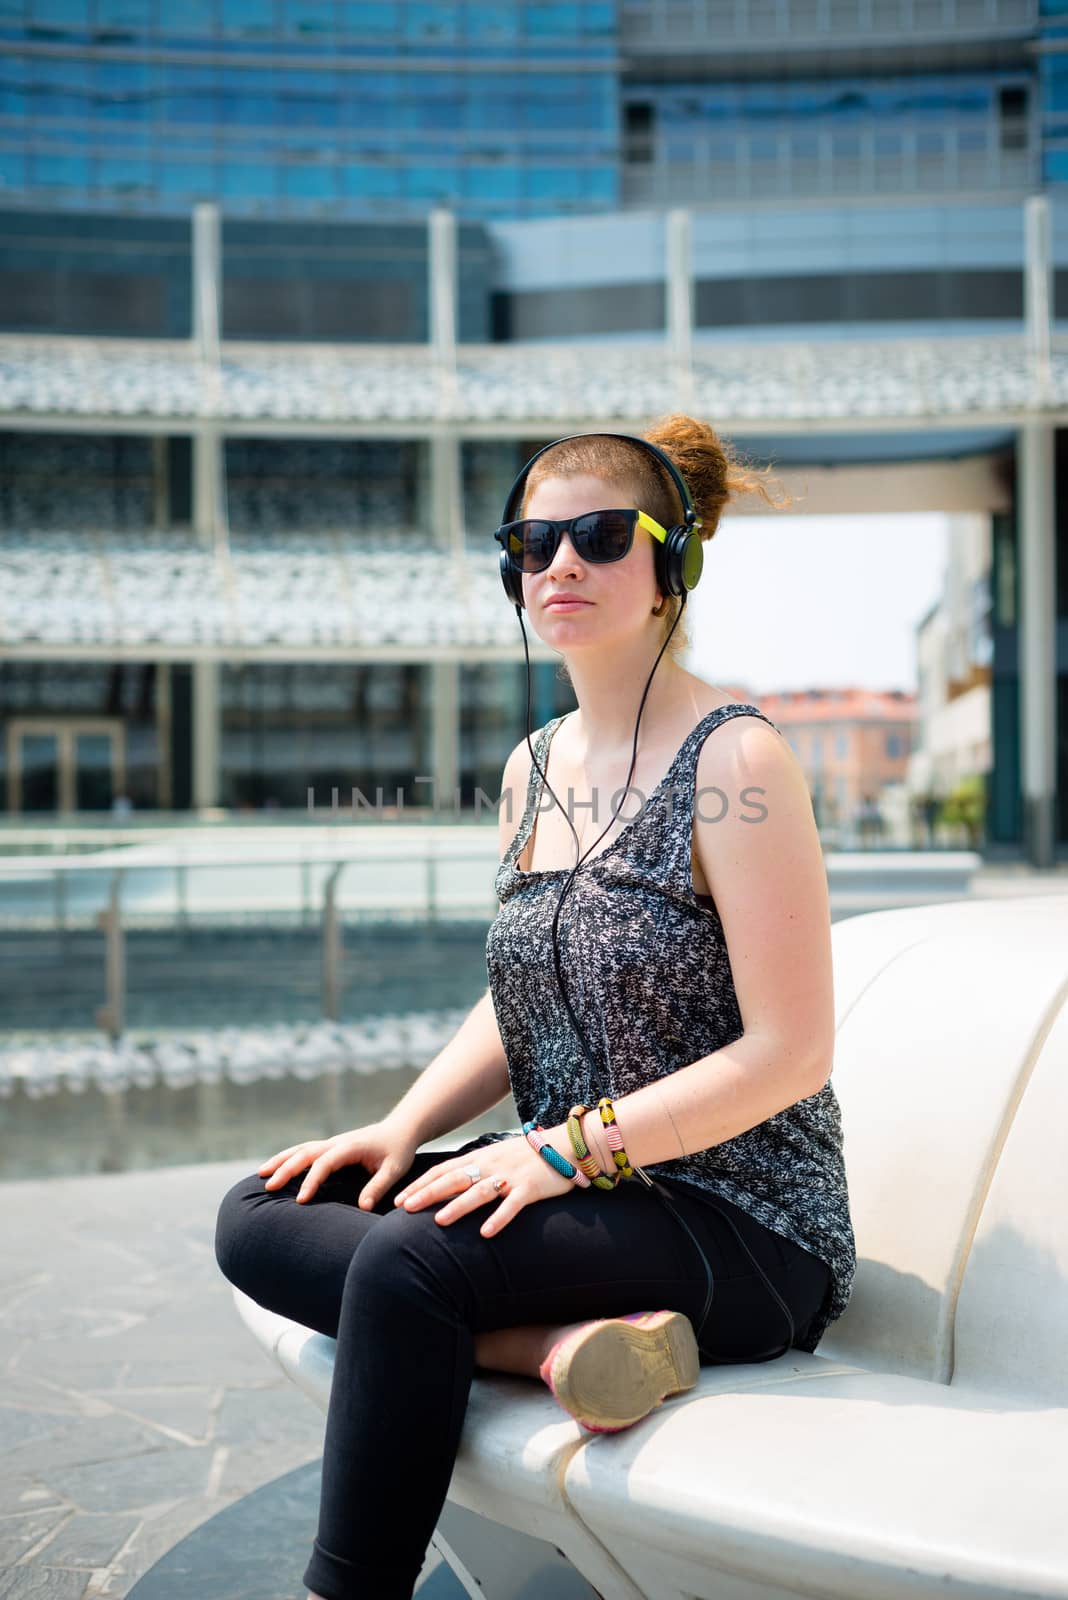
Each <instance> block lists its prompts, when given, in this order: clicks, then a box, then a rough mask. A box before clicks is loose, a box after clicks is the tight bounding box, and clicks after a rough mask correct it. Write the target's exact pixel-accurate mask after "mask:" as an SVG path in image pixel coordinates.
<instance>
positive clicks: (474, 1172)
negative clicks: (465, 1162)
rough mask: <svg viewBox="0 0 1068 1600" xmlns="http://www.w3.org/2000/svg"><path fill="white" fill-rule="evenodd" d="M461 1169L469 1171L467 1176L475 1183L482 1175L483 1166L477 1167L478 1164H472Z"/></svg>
mask: <svg viewBox="0 0 1068 1600" xmlns="http://www.w3.org/2000/svg"><path fill="white" fill-rule="evenodd" d="M461 1170H462V1171H464V1172H466V1173H467V1176H468V1177H469V1178H470V1179H471V1182H472V1183H473V1184H474V1183H478V1181H479V1179H480V1178H481V1177H482V1168H481V1167H476V1166H474V1165H472V1166H470V1167H464V1168H462V1169H461Z"/></svg>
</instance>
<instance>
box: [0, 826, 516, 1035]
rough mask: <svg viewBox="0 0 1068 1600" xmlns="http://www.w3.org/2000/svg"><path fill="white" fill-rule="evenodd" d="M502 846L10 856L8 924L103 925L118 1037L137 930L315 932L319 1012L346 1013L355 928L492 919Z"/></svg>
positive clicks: (111, 1031) (108, 1010)
mask: <svg viewBox="0 0 1068 1600" xmlns="http://www.w3.org/2000/svg"><path fill="white" fill-rule="evenodd" d="M496 845H497V839H496V833H495V832H494V831H492V830H487V845H486V848H485V849H484V850H481V851H476V850H471V849H469V848H468V849H464V848H462V847H461V848H459V849H456V850H449V851H447V852H445V853H443V854H438V853H436V852H434V851H432V850H427V849H426V848H425V847H423V848H422V849H414V850H412V849H409V850H406V851H403V852H402V851H398V850H396V849H392V850H390V849H388V848H386V849H383V848H379V849H378V850H376V851H375V852H374V853H373V854H368V855H366V856H357V857H353V856H340V855H339V856H326V855H292V854H290V855H285V856H282V857H278V856H269V855H267V854H264V855H262V856H259V855H254V856H252V857H248V858H245V857H241V858H238V859H234V860H227V861H215V862H212V861H204V860H190V859H189V858H188V856H187V855H186V854H184V853H183V852H182V850H181V848H180V847H179V848H177V849H174V848H172V849H171V850H170V851H168V852H164V851H162V850H161V851H160V853H159V858H158V859H154V860H153V859H149V860H142V861H141V862H138V863H133V862H131V863H130V864H129V865H126V864H121V865H117V864H116V863H115V862H114V860H108V861H100V862H96V861H94V859H93V858H92V857H88V858H86V857H77V858H71V857H63V856H55V857H48V858H42V857H36V858H27V857H21V858H20V857H17V856H16V857H9V858H7V859H4V860H0V932H2V933H7V934H11V933H16V934H17V933H19V932H25V933H27V934H55V935H59V936H60V937H61V938H62V936H64V935H69V934H73V933H76V932H85V931H97V932H100V933H102V934H103V935H104V943H103V950H102V952H101V954H102V966H103V971H102V986H103V990H104V1000H103V1003H102V1004H101V1005H100V1006H99V1007H97V1009H96V1011H95V1023H96V1026H97V1027H98V1028H100V1029H101V1030H102V1031H103V1032H104V1033H106V1034H108V1035H109V1036H110V1037H111V1038H112V1039H118V1038H119V1037H120V1036H121V1035H122V1033H123V1031H124V1029H125V1027H126V1020H127V998H128V996H127V971H128V961H127V939H128V936H129V935H130V934H132V933H137V932H144V931H152V932H156V933H159V932H164V933H168V932H170V933H175V934H189V933H191V932H192V931H194V930H200V931H204V930H210V929H213V928H214V929H220V928H228V929H232V928H234V927H247V928H249V929H270V928H284V929H298V930H308V931H312V932H313V931H315V930H316V929H317V930H318V941H319V969H320V991H321V1007H320V1010H321V1015H322V1016H323V1017H324V1018H326V1019H329V1020H332V1021H337V1020H338V1019H339V1018H340V1016H341V1011H342V1001H343V995H344V983H345V940H344V933H345V928H346V926H347V925H348V926H352V925H358V924H360V923H365V924H366V923H376V924H377V923H383V922H407V923H415V924H418V925H424V926H425V925H430V926H435V925H437V924H439V923H441V922H446V921H448V922H467V923H471V922H481V921H485V922H487V923H488V922H489V921H490V919H491V918H492V917H493V915H494V913H495V911H496V909H497V899H496V895H495V893H494V890H493V879H494V869H495V865H496V861H497V856H496ZM168 854H169V855H170V857H171V859H169V860H168V859H167V855H168ZM472 868H477V870H472ZM346 869H350V870H349V871H348V877H347V880H346V879H344V875H345V873H346ZM250 879H251V881H250ZM242 880H244V881H242ZM343 887H344V889H345V891H346V892H345V894H344V895H342V888H343ZM61 959H62V955H61Z"/></svg>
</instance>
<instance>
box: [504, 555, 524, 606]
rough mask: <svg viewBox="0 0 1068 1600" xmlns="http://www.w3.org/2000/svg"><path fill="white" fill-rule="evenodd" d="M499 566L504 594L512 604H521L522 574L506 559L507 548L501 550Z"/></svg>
mask: <svg viewBox="0 0 1068 1600" xmlns="http://www.w3.org/2000/svg"><path fill="white" fill-rule="evenodd" d="M499 566H500V574H501V582H502V583H503V584H504V592H505V594H506V595H507V596H508V598H509V600H510V601H511V602H512V604H513V605H514V606H521V605H522V604H523V575H522V573H521V572H517V571H516V570H515V568H514V567H513V566H512V563H511V562H510V561H509V559H508V552H507V550H502V551H501V556H500V563H499Z"/></svg>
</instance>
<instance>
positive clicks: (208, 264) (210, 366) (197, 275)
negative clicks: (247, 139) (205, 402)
mask: <svg viewBox="0 0 1068 1600" xmlns="http://www.w3.org/2000/svg"><path fill="white" fill-rule="evenodd" d="M221 239H222V234H221V227H220V221H219V208H218V206H216V205H211V204H207V203H205V204H202V205H198V206H195V207H194V210H193V330H192V332H193V346H194V349H195V350H196V353H197V355H198V357H199V358H200V360H201V362H203V364H204V368H205V371H204V373H203V382H204V385H205V388H206V391H207V393H208V394H209V396H210V395H211V394H212V393H214V394H215V396H216V397H217V398H218V397H219V396H220V394H221V386H220V381H219V353H220V350H219V341H220V338H221V335H222V309H221V308H222V243H221ZM193 528H194V531H195V533H196V535H197V539H198V541H199V542H200V543H201V544H203V545H207V546H209V547H214V548H219V547H220V546H222V547H223V548H225V547H226V545H227V543H228V529H227V517H226V494H225V484H224V481H223V449H222V440H221V439H220V437H219V433H218V430H217V429H216V428H213V427H211V426H210V425H209V426H205V427H204V428H201V429H198V431H197V432H196V433H194V435H193Z"/></svg>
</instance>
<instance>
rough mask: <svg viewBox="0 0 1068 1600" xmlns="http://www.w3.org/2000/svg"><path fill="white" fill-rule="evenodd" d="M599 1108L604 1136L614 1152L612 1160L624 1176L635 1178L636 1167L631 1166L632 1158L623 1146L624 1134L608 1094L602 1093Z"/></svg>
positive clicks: (598, 1103)
mask: <svg viewBox="0 0 1068 1600" xmlns="http://www.w3.org/2000/svg"><path fill="white" fill-rule="evenodd" d="M597 1109H598V1111H599V1112H600V1113H601V1121H602V1123H603V1124H604V1136H605V1139H606V1140H607V1142H608V1148H609V1149H610V1150H611V1152H612V1160H613V1161H614V1162H615V1164H616V1166H617V1167H618V1168H619V1171H620V1173H621V1175H622V1176H623V1177H624V1178H633V1176H634V1168H633V1167H632V1166H631V1164H630V1158H629V1157H628V1155H627V1152H626V1151H625V1150H624V1148H623V1135H622V1134H621V1133H620V1131H619V1124H618V1122H617V1121H616V1113H615V1108H614V1106H613V1105H612V1102H611V1100H610V1099H609V1098H608V1096H607V1095H602V1097H601V1099H600V1100H598V1102H597Z"/></svg>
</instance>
